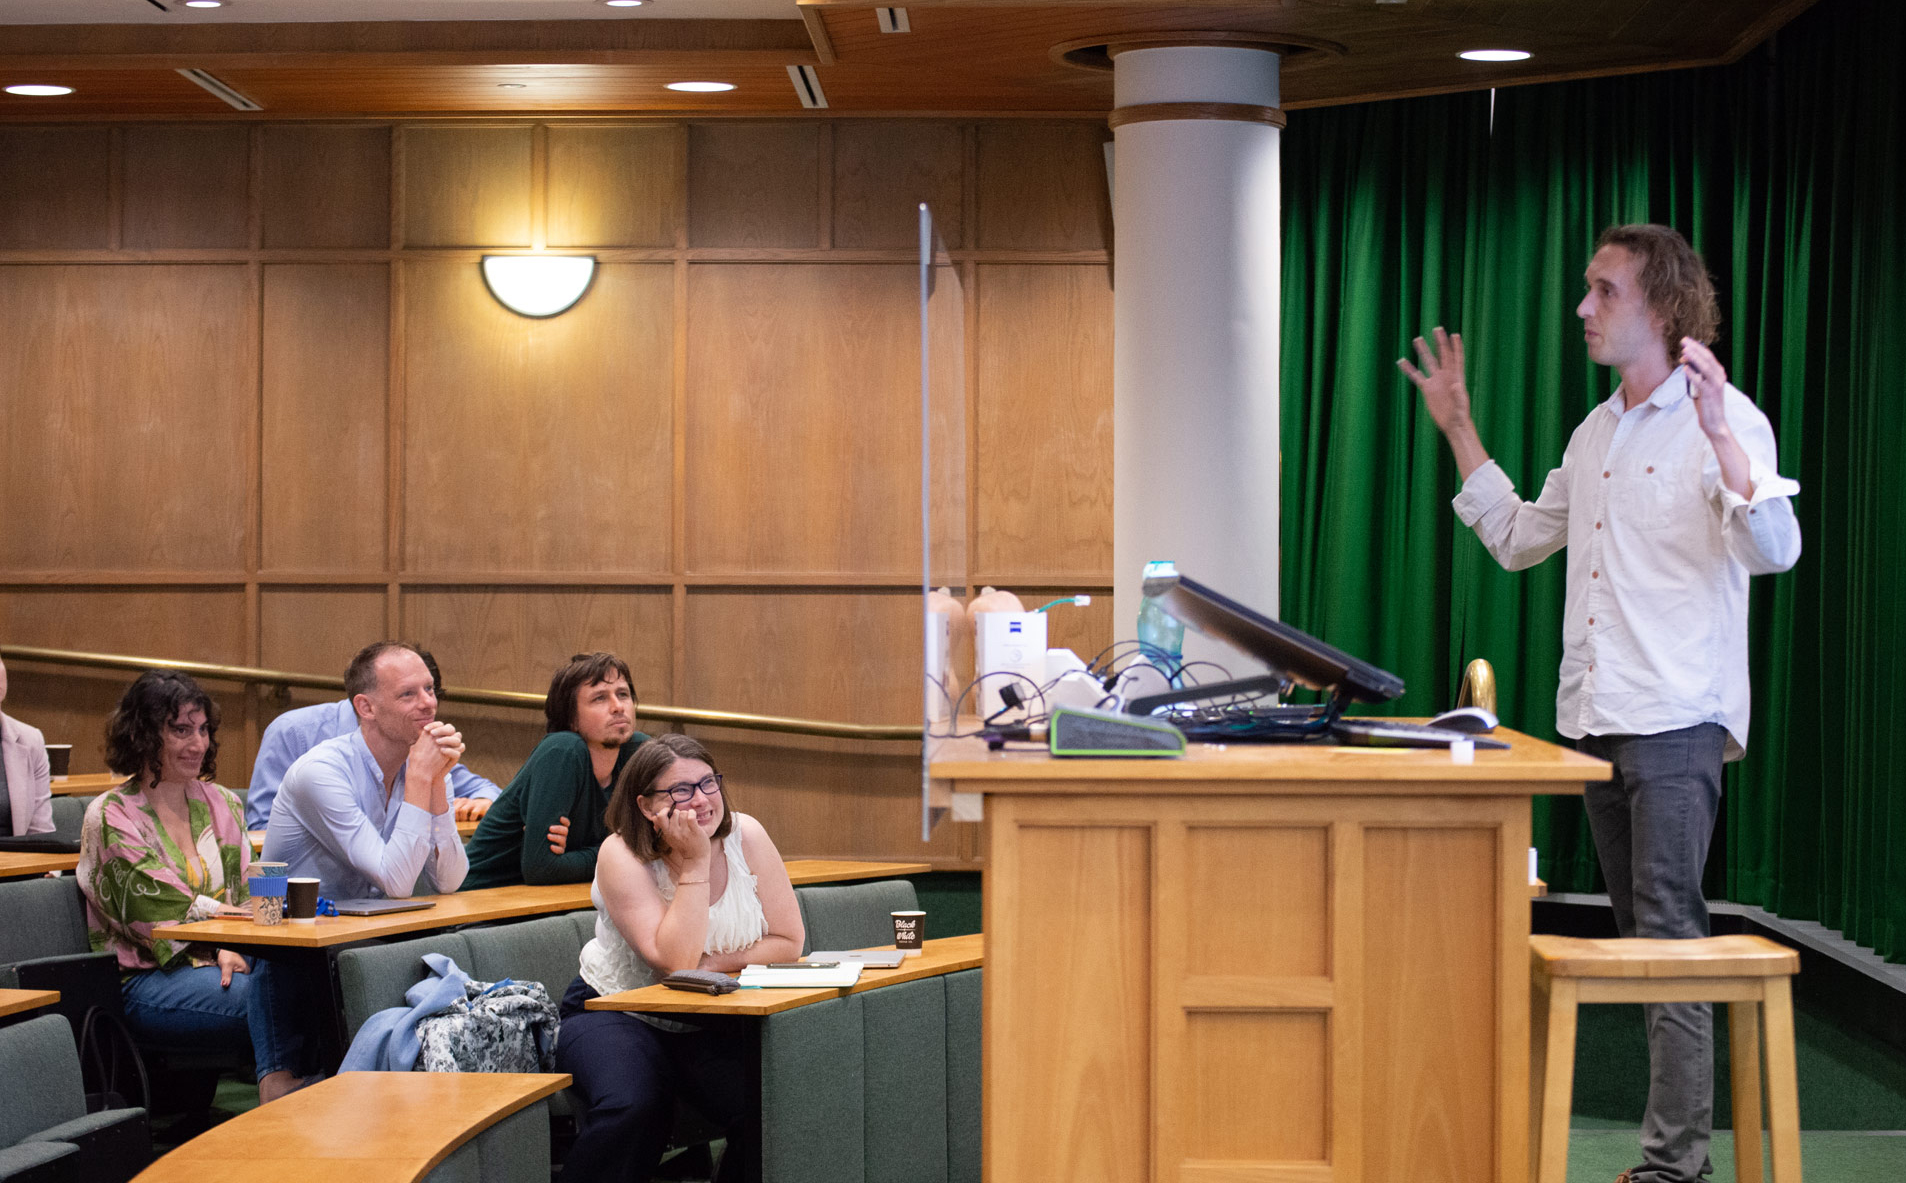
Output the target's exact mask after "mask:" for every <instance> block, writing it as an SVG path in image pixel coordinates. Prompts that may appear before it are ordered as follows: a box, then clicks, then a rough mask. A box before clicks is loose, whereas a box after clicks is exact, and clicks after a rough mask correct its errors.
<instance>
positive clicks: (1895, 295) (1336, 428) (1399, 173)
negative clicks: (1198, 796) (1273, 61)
mask: <svg viewBox="0 0 1906 1183" xmlns="http://www.w3.org/2000/svg"><path fill="white" fill-rule="evenodd" d="M1902 47H1906V5H1902V4H1898V3H1896V2H1895V0H1822V2H1821V3H1820V4H1818V5H1817V6H1815V7H1814V8H1812V9H1809V10H1808V11H1807V12H1805V13H1803V14H1801V16H1800V17H1799V18H1798V19H1796V20H1795V21H1794V22H1793V23H1792V24H1791V25H1789V26H1788V27H1787V28H1785V29H1783V30H1782V31H1781V32H1780V33H1779V34H1778V35H1777V36H1776V37H1775V38H1774V39H1772V40H1771V41H1769V42H1768V43H1767V44H1765V45H1763V46H1761V47H1759V48H1758V49H1756V50H1754V51H1752V52H1751V53H1749V54H1748V55H1747V56H1745V57H1744V58H1742V59H1741V60H1740V61H1739V62H1737V63H1735V64H1733V65H1730V66H1723V67H1713V68H1708V69H1700V70H1682V71H1674V72H1669V73H1658V74H1643V75H1633V76H1628V77H1622V78H1614V79H1605V80H1600V81H1593V82H1578V83H1564V84H1555V85H1546V86H1529V87H1516V88H1508V89H1503V90H1499V91H1497V92H1495V94H1494V95H1493V98H1492V96H1491V95H1490V94H1489V93H1488V92H1480V93H1472V94H1464V95H1456V96H1446V97H1439V98H1427V99H1413V100H1401V101H1395V102H1386V103H1372V104H1365V105H1360V106H1351V107H1340V108H1329V109H1321V110H1306V111H1298V112H1294V113H1293V114H1292V116H1291V123H1290V128H1289V130H1288V131H1287V132H1286V134H1285V137H1284V219H1285V239H1284V241H1285V247H1284V310H1283V342H1284V360H1283V374H1282V395H1281V397H1282V400H1283V401H1282V408H1283V409H1282V416H1283V449H1284V453H1283V456H1282V457H1281V463H1282V485H1283V497H1284V506H1285V513H1284V521H1285V526H1284V538H1283V556H1284V558H1283V578H1282V591H1281V595H1282V612H1283V615H1284V617H1285V618H1286V619H1288V620H1290V621H1291V622H1292V623H1293V624H1296V625H1298V626H1299V627H1301V628H1305V629H1308V630H1310V631H1312V632H1315V633H1318V634H1320V635H1322V636H1324V637H1325V638H1327V639H1329V640H1330V641H1332V642H1333V643H1335V644H1337V645H1339V646H1341V647H1343V648H1345V649H1348V650H1349V651H1351V652H1353V653H1356V654H1358V655H1360V656H1364V657H1367V658H1369V659H1371V660H1374V661H1376V662H1378V663H1379V664H1381V665H1384V666H1386V667H1388V668H1390V669H1393V670H1395V671H1397V672H1398V673H1400V674H1401V675H1402V676H1403V677H1404V678H1405V680H1406V681H1407V682H1408V683H1409V687H1410V690H1409V693H1408V694H1407V695H1405V696H1404V698H1403V699H1402V700H1401V701H1400V702H1398V703H1397V704H1395V708H1394V709H1395V710H1396V711H1397V712H1398V713H1405V714H1428V713H1432V712H1434V711H1436V710H1440V709H1443V708H1445V707H1447V706H1448V705H1449V704H1450V702H1451V701H1452V699H1453V697H1454V694H1455V689H1456V685H1457V682H1458V679H1459V677H1460V675H1461V672H1462V668H1463V665H1464V664H1465V663H1466V662H1467V661H1468V660H1469V659H1471V658H1474V657H1486V658H1488V659H1489V660H1490V662H1492V663H1493V664H1494V666H1495V668H1496V673H1497V678H1498V680H1499V683H1500V685H1501V687H1502V689H1503V692H1504V693H1503V696H1502V701H1501V713H1502V715H1503V718H1504V721H1505V722H1506V723H1508V724H1509V725H1511V726H1514V727H1517V728H1518V729H1521V730H1525V731H1529V732H1531V733H1533V734H1536V735H1541V736H1544V737H1548V738H1554V736H1555V730H1554V724H1555V687H1556V670H1557V665H1558V663H1559V660H1560V650H1561V607H1562V575H1563V560H1562V558H1561V556H1557V557H1555V558H1552V559H1550V560H1549V561H1548V562H1547V563H1545V564H1543V565H1542V566H1540V567H1538V568H1536V569H1534V570H1532V571H1527V572H1522V573H1519V574H1510V573H1508V572H1505V571H1503V570H1501V569H1500V568H1498V567H1497V566H1496V564H1495V562H1494V561H1493V560H1492V559H1490V558H1489V556H1488V555H1487V554H1486V553H1485V552H1484V551H1483V549H1482V546H1481V544H1480V543H1479V542H1477V541H1476V539H1475V537H1474V535H1472V534H1471V533H1470V532H1469V531H1468V530H1466V529H1463V528H1462V527H1461V525H1460V523H1458V522H1457V521H1456V519H1455V515H1454V513H1453V512H1452V511H1451V509H1450V507H1449V502H1450V498H1451V497H1452V496H1453V495H1454V494H1455V492H1456V490H1457V488H1458V482H1457V478H1456V473H1455V466H1454V464H1453V463H1452V461H1451V460H1450V457H1449V454H1448V451H1447V448H1446V447H1445V446H1444V444H1443V442H1442V439H1441V436H1440V435H1439V434H1438V432H1437V430H1436V428H1435V425H1434V424H1432V423H1431V422H1430V420H1429V416H1428V415H1427V414H1426V413H1424V412H1423V410H1422V408H1421V406H1420V404H1419V400H1418V397H1417V395H1416V392H1415V390H1414V389H1413V388H1412V387H1411V386H1410V385H1409V384H1408V383H1407V382H1406V381H1404V380H1403V378H1402V377H1401V375H1399V374H1398V373H1397V371H1396V369H1395V365H1394V363H1395V359H1396V358H1398V357H1400V356H1403V355H1404V354H1405V353H1406V352H1407V351H1408V347H1409V341H1410V339H1411V338H1412V337H1413V336H1415V335H1417V334H1418V333H1423V334H1427V332H1428V330H1429V329H1430V328H1431V327H1432V326H1435V325H1437V324H1442V325H1446V326H1448V327H1449V328H1451V329H1452V330H1457V331H1460V332H1462V334H1463V337H1464V342H1465V344H1466V346H1467V353H1468V360H1469V384H1470V389H1471V393H1472V396H1473V400H1474V408H1475V412H1474V413H1475V416H1476V419H1477V424H1478V427H1479V429H1480V431H1481V434H1482V438H1483V442H1484V444H1485V445H1486V446H1487V447H1488V448H1489V449H1490V452H1491V454H1492V455H1493V456H1494V457H1495V458H1496V460H1497V461H1498V462H1500V463H1501V465H1502V467H1503V469H1504V470H1505V471H1506V472H1507V473H1508V474H1509V475H1510V477H1511V478H1512V479H1514V480H1515V482H1516V484H1517V487H1518V488H1519V489H1520V490H1521V491H1522V492H1523V493H1524V494H1525V495H1529V496H1533V495H1534V494H1535V493H1536V492H1537V491H1539V489H1540V488H1541V484H1542V479H1543V477H1544V475H1545V474H1546V473H1547V472H1548V470H1549V469H1550V468H1552V467H1553V466H1554V465H1555V464H1557V463H1558V462H1559V461H1560V460H1561V456H1562V449H1563V446H1564V444H1565V443H1566V442H1567V439H1568V436H1569V433H1570V432H1571V431H1572V430H1573V429H1574V428H1575V426H1576V424H1578V423H1579V422H1580V421H1581V420H1582V418H1583V416H1585V415H1586V414H1587V413H1588V412H1589V410H1590V409H1591V408H1592V407H1593V406H1594V405H1595V404H1596V403H1597V402H1599V401H1601V400H1603V399H1605V398H1607V397H1608V395H1609V393H1610V392H1611V391H1612V390H1613V388H1614V385H1615V383H1616V382H1617V381H1618V378H1616V377H1615V376H1614V375H1613V374H1612V372H1610V371H1607V370H1604V369H1602V368H1601V367H1598V366H1595V365H1593V364H1591V363H1590V362H1589V361H1588V360H1587V355H1586V353H1585V351H1584V348H1583V344H1582V339H1581V327H1580V322H1579V320H1577V318H1576V316H1575V311H1574V309H1575V305H1576V303H1577V302H1578V301H1579V300H1580V299H1581V296H1582V292H1583V283H1582V269H1583V267H1584V266H1585V265H1586V263H1587V261H1588V257H1589V254H1590V253H1591V249H1592V247H1593V243H1594V239H1595V236H1596V234H1597V233H1599V232H1600V230H1601V229H1602V228H1603V227H1605V226H1607V225H1610V224H1612V223H1617V222H1637V221H1655V222H1665V223H1668V224H1670V225H1673V226H1676V227H1677V228H1679V229H1680V230H1682V231H1683V232H1684V233H1686V234H1687V235H1688V236H1689V238H1690V239H1691V240H1692V241H1693V242H1694V245H1695V246H1696V247H1697V248H1698V249H1699V250H1701V251H1702V253H1703V254H1704V255H1705V257H1706V259H1707V262H1708V266H1709V268H1710V270H1712V271H1713V273H1714V276H1715V279H1716V281H1717V283H1718V285H1719V288H1720V291H1721V304H1722V316H1723V324H1722V329H1721V340H1720V342H1719V343H1718V346H1717V352H1718V353H1719V355H1720V357H1721V359H1722V361H1723V362H1724V363H1726V365H1727V367H1728V372H1729V376H1730V378H1731V379H1732V381H1733V382H1734V383H1735V385H1737V386H1739V387H1740V388H1741V389H1743V390H1745V391H1746V392H1747V393H1748V394H1749V395H1750V396H1751V397H1753V398H1754V399H1755V400H1756V401H1757V402H1758V403H1759V405H1760V406H1761V408H1762V409H1763V410H1764V411H1765V412H1766V413H1767V414H1768V416H1769V417H1770V418H1771V419H1772V421H1773V423H1774V427H1775V429H1776V431H1777V432H1778V434H1779V441H1780V462H1781V469H1782V471H1783V472H1784V473H1785V474H1786V475H1789V476H1792V477H1794V478H1795V479H1797V480H1798V481H1799V482H1800V484H1801V489H1802V492H1801V494H1800V496H1799V497H1798V498H1797V499H1796V500H1795V509H1796V511H1797V512H1798V514H1799V518H1800V523H1801V529H1802V532H1803V536H1804V542H1805V546H1804V552H1803V554H1802V557H1801V559H1800V563H1799V565H1798V566H1797V567H1796V568H1795V569H1794V570H1793V571H1792V572H1790V573H1788V574H1785V575H1779V576H1773V577H1763V578H1758V579H1756V580H1755V581H1754V593H1753V608H1752V615H1751V623H1750V631H1751V641H1750V644H1751V646H1752V654H1753V700H1754V718H1753V727H1752V734H1751V736H1750V739H1749V743H1748V755H1747V759H1746V760H1745V761H1744V762H1742V763H1740V764H1736V765H1731V766H1730V767H1729V770H1728V777H1727V786H1726V793H1725V799H1724V802H1723V806H1722V819H1721V823H1720V825H1719V826H1718V827H1717V830H1716V834H1715V842H1714V849H1713V852H1712V855H1711V857H1710V859H1709V865H1708V884H1707V886H1708V892H1709V895H1710V896H1711V897H1721V898H1727V899H1732V900H1736V901H1740V902H1744V903H1752V904H1759V905H1761V906H1764V907H1767V908H1769V909H1770V910H1772V911H1774V912H1776V913H1778V914H1780V915H1782V916H1786V917H1789V918H1792V919H1806V920H1818V921H1820V922H1822V923H1824V924H1826V925H1828V926H1830V927H1832V928H1835V929H1838V930H1840V931H1842V932H1844V933H1845V934H1846V935H1847V936H1849V937H1851V938H1852V939H1854V940H1856V941H1859V942H1861V943H1863V944H1867V945H1870V946H1873V947H1874V948H1876V949H1878V950H1879V951H1880V952H1881V953H1883V954H1884V955H1886V956H1887V957H1889V958H1892V959H1895V960H1901V959H1906V767H1903V766H1902V757H1906V751H1902V747H1906V743H1903V742H1902V740H1901V739H1900V738H1899V736H1900V734H1901V732H1902V730H1903V729H1906V711H1903V710H1902V707H1906V691H1903V690H1902V679H1906V631H1903V630H1902V628H1901V623H1902V622H1901V617H1902V615H1906V613H1903V612H1902V609H1901V604H1902V601H1903V600H1906V589H1903V588H1901V587H1900V586H1899V584H1900V583H1901V581H1902V580H1903V579H1906V562H1903V561H1902V560H1906V408H1903V407H1902V405H1901V404H1902V403H1906V396H1903V395H1902V394H1901V393H1900V390H1899V387H1898V386H1896V385H1895V383H1898V382H1900V381H1901V379H1902V378H1903V377H1906V242H1903V241H1902V218H1903V217H1906V150H1902V146H1901V145H1902V141H1903V140H1906V70H1902V69H1901V67H1900V64H1899V61H1898V56H1899V52H1900V50H1901V48H1902ZM1535 824H1536V836H1537V841H1538V843H1539V845H1540V846H1541V847H1542V850H1543V858H1542V866H1543V869H1544V874H1545V875H1546V876H1547V877H1548V878H1549V880H1550V882H1551V884H1552V885H1553V886H1554V887H1555V888H1557V889H1559V890H1576V891H1592V890H1599V889H1600V887H1601V883H1600V877H1599V872H1598V869H1597V866H1596V861H1595V856H1594V850H1593V844H1592V843H1591V842H1590V840H1589V836H1588V830H1587V825H1586V822H1585V820H1584V817H1583V814H1582V810H1581V807H1580V804H1579V802H1577V801H1573V800H1566V799H1563V800H1553V801H1544V802H1539V803H1538V805H1537V809H1536V817H1535Z"/></svg>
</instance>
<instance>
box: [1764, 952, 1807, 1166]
mask: <svg viewBox="0 0 1906 1183" xmlns="http://www.w3.org/2000/svg"><path fill="white" fill-rule="evenodd" d="M1762 1007H1763V1009H1762V1012H1761V1013H1762V1015H1763V1016H1764V1017H1765V1020H1766V1022H1765V1026H1766V1031H1765V1032H1764V1034H1763V1038H1764V1039H1765V1040H1766V1042H1767V1129H1768V1132H1769V1134H1770V1135H1771V1136H1770V1139H1769V1140H1770V1141H1771V1142H1772V1143H1773V1159H1774V1183H1800V1086H1799V1082H1798V1072H1797V1070H1796V1068H1795V1065H1794V1042H1793V994H1792V992H1791V990H1790V989H1789V983H1788V981H1787V979H1786V978H1772V979H1769V980H1768V982H1767V988H1766V995H1765V1002H1764V1003H1763V1004H1762Z"/></svg>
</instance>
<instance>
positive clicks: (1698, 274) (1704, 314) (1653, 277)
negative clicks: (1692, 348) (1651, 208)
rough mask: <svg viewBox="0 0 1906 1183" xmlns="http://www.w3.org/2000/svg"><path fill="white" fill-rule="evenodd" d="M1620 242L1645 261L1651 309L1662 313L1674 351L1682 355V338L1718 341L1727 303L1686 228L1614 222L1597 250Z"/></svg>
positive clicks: (1643, 277)
mask: <svg viewBox="0 0 1906 1183" xmlns="http://www.w3.org/2000/svg"><path fill="white" fill-rule="evenodd" d="M1605 246H1618V247H1621V248H1622V249H1623V250H1626V251H1628V252H1630V253H1632V254H1633V255H1634V256H1635V257H1636V258H1637V259H1639V260H1641V273H1640V279H1641V294H1642V297H1643V298H1644V299H1645V300H1647V302H1648V311H1650V312H1652V313H1654V314H1655V315H1656V316H1659V317H1660V318H1661V336H1662V339H1663V340H1664V341H1665V342H1666V343H1667V346H1668V356H1669V357H1680V356H1681V338H1683V337H1692V338H1694V339H1695V340H1696V341H1699V342H1700V343H1701V344H1703V345H1712V344H1714V340H1715V338H1717V337H1719V336H1720V332H1721V306H1720V302H1719V301H1718V300H1717V299H1716V298H1715V295H1714V280H1713V279H1712V278H1711V277H1710V276H1709V275H1708V273H1707V264H1706V263H1704V262H1702V261H1701V256H1700V254H1699V253H1698V252H1696V251H1695V249H1694V248H1693V247H1692V246H1689V245H1688V240H1687V239H1685V238H1683V237H1681V233H1680V231H1678V230H1675V229H1674V228H1673V227H1670V226H1659V225H1656V224H1655V223H1653V222H1637V223H1635V224H1633V225H1628V226H1610V227H1609V228H1608V229H1606V230H1604V231H1602V234H1601V237H1600V238H1597V239H1596V240H1595V249H1596V250H1601V249H1602V248H1603V247H1605Z"/></svg>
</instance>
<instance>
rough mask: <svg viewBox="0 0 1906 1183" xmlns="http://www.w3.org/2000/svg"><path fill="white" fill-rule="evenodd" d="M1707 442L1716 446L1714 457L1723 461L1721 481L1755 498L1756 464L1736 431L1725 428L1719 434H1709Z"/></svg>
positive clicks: (1740, 494)
mask: <svg viewBox="0 0 1906 1183" xmlns="http://www.w3.org/2000/svg"><path fill="white" fill-rule="evenodd" d="M1707 442H1708V443H1709V444H1711V445H1713V447H1714V458H1715V459H1716V460H1719V461H1720V462H1721V483H1722V484H1723V485H1726V486H1727V487H1728V488H1729V489H1730V490H1732V491H1733V492H1734V493H1736V494H1738V495H1739V496H1741V497H1745V498H1747V499H1748V500H1750V501H1751V500H1753V497H1754V466H1753V463H1752V462H1751V461H1749V460H1748V459H1747V450H1746V449H1745V448H1743V447H1741V442H1740V441H1739V440H1737V439H1735V438H1734V433H1733V432H1731V431H1726V430H1723V431H1722V432H1721V433H1720V434H1719V435H1710V436H1708V437H1707Z"/></svg>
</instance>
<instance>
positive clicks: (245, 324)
mask: <svg viewBox="0 0 1906 1183" xmlns="http://www.w3.org/2000/svg"><path fill="white" fill-rule="evenodd" d="M249 288H250V283H249V277H248V275H247V272H246V268H245V267H244V266H243V265H235V266H162V265H156V266H140V265H132V266H121V267H86V266H40V267H0V324H6V325H8V326H9V330H10V333H11V334H12V337H13V342H14V343H13V346H12V347H11V348H9V349H6V350H0V390H6V391H8V392H9V393H8V396H7V397H8V406H7V427H8V430H7V433H6V440H7V444H6V446H7V448H8V455H7V456H6V463H5V471H4V474H0V511H3V512H4V514H5V516H6V520H7V529H6V531H5V536H4V539H3V540H0V567H4V568H9V569H12V570H16V571H19V570H28V571H128V570H131V571H190V570H202V571H235V570H241V569H242V568H243V567H244V564H245V558H246V553H245V538H246V531H247V523H248V521H249V517H250V515H249V512H248V506H247V504H246V497H245V493H246V488H245V485H246V472H247V466H248V460H247V457H248V455H249V452H250V449H251V447H252V443H253V431H254V427H253V419H252V417H253V414H254V413H255V399H256V384H255V378H254V372H253V369H252V366H253V360H252V359H253V357H254V350H253V347H252V339H251V334H252V333H253V332H254V331H255V329H254V325H255V321H254V319H253V317H252V313H251V305H250V299H249V297H250V291H249ZM75 309H84V310H85V314H84V315H75V314H74V310H75Z"/></svg>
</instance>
